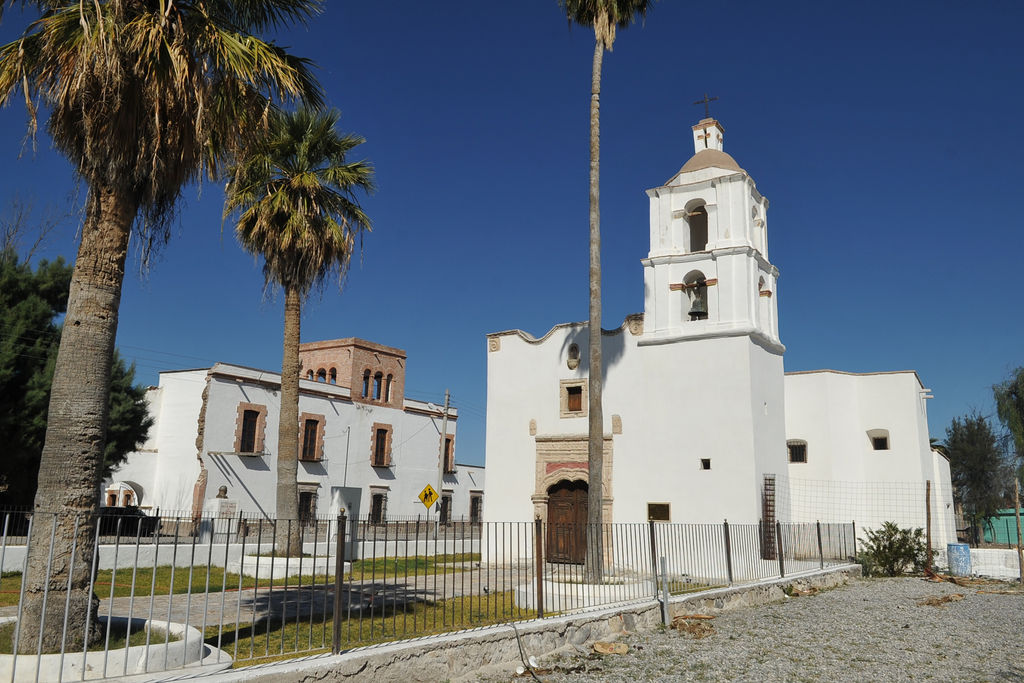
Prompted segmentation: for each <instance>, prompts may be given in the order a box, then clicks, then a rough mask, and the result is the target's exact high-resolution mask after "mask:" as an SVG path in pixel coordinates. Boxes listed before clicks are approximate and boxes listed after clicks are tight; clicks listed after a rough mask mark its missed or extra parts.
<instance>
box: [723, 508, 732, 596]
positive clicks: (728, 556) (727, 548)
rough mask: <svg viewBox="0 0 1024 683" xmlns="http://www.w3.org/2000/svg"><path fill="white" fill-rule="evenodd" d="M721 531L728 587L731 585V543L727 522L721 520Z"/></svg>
mask: <svg viewBox="0 0 1024 683" xmlns="http://www.w3.org/2000/svg"><path fill="white" fill-rule="evenodd" d="M722 531H723V532H724V533H725V571H726V572H727V573H728V576H729V585H730V586H731V585H732V543H731V541H730V539H729V520H727V519H724V520H722Z"/></svg>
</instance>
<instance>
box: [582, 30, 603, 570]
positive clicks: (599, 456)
mask: <svg viewBox="0 0 1024 683" xmlns="http://www.w3.org/2000/svg"><path fill="white" fill-rule="evenodd" d="M603 58H604V43H603V42H602V40H601V37H600V36H599V35H598V36H597V39H596V40H595V42H594V66H593V70H592V74H591V85H590V353H589V356H590V370H589V372H590V377H589V391H588V394H589V396H590V405H589V410H588V413H587V414H588V416H589V422H588V426H589V438H588V440H587V456H588V457H587V459H588V464H589V476H588V480H587V555H586V565H585V573H586V576H587V580H588V581H592V582H593V581H599V580H600V579H601V577H602V576H603V574H604V561H603V558H604V536H603V534H602V524H603V522H604V516H603V514H602V502H603V501H602V499H603V497H604V496H603V488H604V487H603V483H604V482H603V479H604V472H603V468H604V411H603V410H602V407H601V406H602V404H601V393H602V389H601V387H602V369H601V208H600V204H599V199H600V186H599V185H600V184H599V181H600V166H601V62H602V60H603Z"/></svg>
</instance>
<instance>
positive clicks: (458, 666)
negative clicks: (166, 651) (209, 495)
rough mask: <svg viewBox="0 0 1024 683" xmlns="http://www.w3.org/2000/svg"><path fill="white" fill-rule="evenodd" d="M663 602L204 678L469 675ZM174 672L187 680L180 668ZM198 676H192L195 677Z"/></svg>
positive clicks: (778, 591) (572, 644) (699, 600)
mask: <svg viewBox="0 0 1024 683" xmlns="http://www.w3.org/2000/svg"><path fill="white" fill-rule="evenodd" d="M859 576H860V565H844V566H842V567H836V568H832V569H826V570H823V571H818V572H813V573H805V574H801V575H798V576H793V577H787V578H785V579H774V580H770V581H765V582H761V583H754V584H743V585H738V586H732V587H729V588H719V589H715V590H710V591H703V592H701V593H696V594H693V595H680V596H676V597H674V598H671V599H670V600H669V614H670V618H671V617H672V616H675V615H677V614H694V613H704V614H714V613H716V612H721V611H725V610H732V609H738V608H742V607H752V606H755V605H763V604H766V603H769V602H775V601H778V600H783V599H784V598H785V589H786V587H788V586H793V587H795V588H799V589H806V588H809V587H811V586H814V587H816V588H830V587H833V586H839V585H844V584H846V583H847V582H848V581H849V580H850V579H851V578H855V577H859ZM661 623H662V621H661V605H660V603H659V602H657V601H655V600H650V601H647V602H643V603H638V604H630V605H624V606H623V605H620V606H617V607H611V608H606V609H603V610H595V611H592V612H586V613H583V614H575V615H571V616H562V617H551V618H547V619H536V620H533V621H528V622H523V623H518V624H516V625H515V627H514V628H513V627H512V626H511V625H509V624H502V625H498V626H487V627H482V628H478V629H470V630H467V631H459V632H457V633H449V634H444V635H439V636H430V637H427V638H418V639H415V640H408V641H402V642H398V643H389V644H385V645H375V646H372V647H366V648H360V649H358V650H353V651H350V652H345V653H342V654H340V655H337V656H335V655H317V656H312V657H306V658H303V659H294V660H289V661H286V662H275V663H273V664H266V665H259V666H250V667H245V668H242V669H236V670H233V671H227V672H223V673H217V674H212V675H201V674H200V676H201V677H202V679H203V680H204V681H216V682H217V683H222V682H223V683H227V682H228V681H231V682H235V681H239V682H240V681H250V682H252V681H257V682H261V683H271V682H274V683H292V682H295V683H298V682H300V681H302V682H311V681H349V680H354V679H355V678H356V677H359V680H401V681H407V682H413V681H417V682H418V681H439V680H440V681H443V680H450V681H453V682H456V681H467V682H468V681H473V680H476V679H477V678H479V677H480V676H482V675H500V674H503V673H511V672H513V671H514V670H515V667H516V666H517V665H519V664H520V656H519V642H517V638H516V631H518V635H519V641H520V642H521V643H522V648H523V651H524V652H525V653H526V655H527V656H531V655H532V656H535V657H543V656H545V655H550V654H555V653H559V652H565V651H569V650H572V649H577V648H578V649H580V650H581V651H586V650H589V647H590V646H591V644H592V643H594V642H595V641H598V640H605V641H607V640H616V639H618V638H620V637H621V636H623V635H625V634H627V633H631V632H636V631H649V630H653V629H656V628H658V627H659V626H660V625H661ZM175 673H176V675H175V680H184V679H185V677H183V676H181V673H182V672H181V671H178V672H175ZM198 677H199V676H197V678H198Z"/></svg>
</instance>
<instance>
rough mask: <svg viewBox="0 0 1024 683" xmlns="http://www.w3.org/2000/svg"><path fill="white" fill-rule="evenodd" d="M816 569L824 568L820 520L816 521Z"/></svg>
mask: <svg viewBox="0 0 1024 683" xmlns="http://www.w3.org/2000/svg"><path fill="white" fill-rule="evenodd" d="M818 568H819V569H824V568H825V552H824V550H823V549H822V547H821V520H818Z"/></svg>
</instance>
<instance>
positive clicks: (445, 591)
mask: <svg viewBox="0 0 1024 683" xmlns="http://www.w3.org/2000/svg"><path fill="white" fill-rule="evenodd" d="M15 517H17V519H15ZM113 519H114V521H113V522H111V520H110V518H108V519H103V520H101V521H100V523H99V524H97V525H96V526H95V528H94V531H93V532H92V533H93V537H92V538H91V539H89V540H91V541H92V544H93V547H94V550H93V555H92V563H91V566H90V582H91V585H92V586H93V589H94V591H95V593H96V594H97V595H98V596H99V598H100V599H101V602H100V607H99V610H98V613H97V614H90V615H87V619H86V621H87V626H86V628H87V630H88V628H89V623H90V622H97V623H101V624H102V625H105V626H106V630H107V636H106V637H105V641H104V642H103V643H101V644H100V646H99V649H98V650H97V651H96V652H86V651H85V649H84V648H83V649H82V650H79V651H77V652H63V653H56V654H54V655H46V654H45V653H41V652H38V653H36V654H35V655H29V656H19V657H17V658H13V657H10V656H8V657H7V660H9V663H8V665H7V666H8V668H6V669H5V668H3V666H2V660H3V656H0V681H2V680H5V679H6V680H12V681H13V680H21V679H22V678H23V677H28V678H31V679H33V680H34V679H35V676H36V674H37V672H38V673H39V675H40V680H80V679H82V677H83V676H84V675H85V674H84V673H83V672H85V671H86V670H87V669H88V670H90V671H92V672H93V673H90V674H89V676H90V677H94V676H95V675H96V672H98V673H99V674H100V675H102V676H103V677H110V676H122V675H126V674H127V675H130V674H136V673H147V672H155V671H161V670H166V669H169V668H170V669H173V668H184V669H188V668H192V667H198V666H201V665H202V666H204V667H205V666H229V665H231V664H235V665H244V664H246V663H255V662H259V661H264V660H266V659H268V658H280V657H287V656H294V655H296V654H305V653H313V652H321V651H324V652H326V651H335V652H337V651H340V650H342V649H350V648H353V647H358V646H363V645H369V644H373V643H379V642H384V641H389V640H397V639H403V638H412V637H419V636H423V635H428V634H433V633H441V632H449V631H454V630H459V629H465V628H471V627H477V626H482V625H487V624H496V623H503V622H509V621H516V620H525V619H533V618H539V617H546V616H551V615H555V614H567V613H572V612H575V611H579V610H586V609H592V608H597V607H603V606H608V605H612V604H616V603H623V602H629V601H649V600H653V599H656V598H657V597H658V596H660V595H661V594H662V593H663V592H668V593H670V594H680V593H685V592H691V591H699V590H704V589H708V588H712V587H718V586H726V585H730V584H735V583H743V582H751V581H757V580H762V579H768V578H774V577H779V576H789V575H792V574H794V573H798V572H802V571H809V570H817V569H821V568H824V567H826V566H833V565H837V564H844V563H846V562H848V561H849V560H850V559H851V558H852V557H853V556H854V555H855V554H856V546H855V541H854V529H853V526H852V524H781V523H776V524H769V525H761V524H731V523H724V522H723V523H721V524H669V523H656V522H650V523H646V524H607V525H603V526H601V527H600V532H599V533H597V530H595V529H594V528H587V527H582V526H577V525H564V524H550V525H549V524H544V523H542V522H541V521H539V520H538V521H535V522H489V523H469V522H466V523H458V522H455V523H451V524H444V525H441V524H437V523H429V522H427V521H425V520H403V521H389V522H388V523H387V524H370V523H369V521H368V520H361V519H360V520H347V519H345V518H344V517H337V518H319V519H316V520H312V521H311V522H309V523H307V522H305V521H304V522H301V523H300V522H298V521H295V522H289V521H281V522H274V521H273V520H269V521H268V520H267V519H265V518H262V519H259V518H247V517H246V516H244V515H242V516H237V517H228V518H217V519H211V518H193V517H191V516H186V517H169V516H166V515H161V516H160V517H158V518H157V517H147V518H139V517H138V516H136V515H129V516H128V517H125V518H113ZM81 521H82V520H77V521H76V523H78V527H77V528H84V526H85V525H84V524H81ZM2 524H3V528H4V531H5V533H4V534H3V536H2V538H0V566H2V567H3V569H4V574H3V578H2V580H0V615H2V616H3V617H6V618H8V620H11V618H13V627H12V628H13V631H12V633H11V642H12V647H13V648H14V650H15V651H16V650H17V649H18V648H19V640H20V639H21V637H22V636H23V632H22V629H23V627H25V628H27V627H28V626H29V624H28V621H27V619H26V618H25V614H23V608H24V605H25V587H26V582H25V581H23V580H22V574H23V572H24V570H25V567H27V560H26V558H27V552H26V543H50V539H51V538H52V533H51V530H52V528H53V516H51V515H44V514H36V515H34V516H29V517H27V518H26V517H25V516H24V515H10V514H8V515H5V516H4V518H3V522H2ZM111 524H112V529H111ZM295 529H297V530H298V532H299V534H300V535H301V539H302V553H298V552H294V553H292V554H291V555H288V554H278V553H275V548H274V541H275V538H276V539H278V540H279V541H281V542H282V545H283V546H286V545H287V544H286V543H283V539H285V538H286V537H287V536H288V534H289V532H291V531H293V530H295ZM597 538H600V541H601V545H602V546H603V553H602V554H601V559H600V561H599V562H598V563H597V564H598V565H599V566H595V567H591V569H590V571H587V568H586V567H585V565H584V559H585V555H586V546H587V542H588V541H587V539H597ZM85 540H86V539H82V542H84V541H85ZM76 542H79V541H76ZM53 552H60V551H59V549H58V550H57V551H54V550H53V548H52V546H51V553H53ZM662 558H664V562H665V571H662V569H661V560H662ZM73 561H74V560H73V557H72V562H73ZM59 564H60V563H59V562H58V563H48V565H47V567H48V568H47V572H50V571H51V566H57V565H59ZM595 569H596V573H595ZM64 580H66V579H64ZM43 585H44V586H46V589H45V590H47V591H49V590H52V591H54V593H53V595H51V596H49V598H50V599H51V600H63V599H64V595H63V594H62V593H61V592H60V591H59V589H58V588H51V586H60V585H62V584H61V579H60V577H57V576H47V580H46V581H45V582H43ZM45 598H46V596H44V599H45ZM23 622H24V623H23ZM66 623H67V622H64V624H63V625H62V624H61V623H56V624H37V623H35V624H31V625H30V626H31V627H32V628H40V629H60V628H65V629H66V628H67V627H66ZM64 635H65V636H66V635H67V634H66V633H65V634H64ZM111 636H113V639H111ZM0 640H2V637H0ZM65 640H66V639H65ZM112 643H113V644H112ZM48 657H49V658H57V662H56V663H54V661H50V660H48V659H47V658H48ZM44 672H49V673H44Z"/></svg>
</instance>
